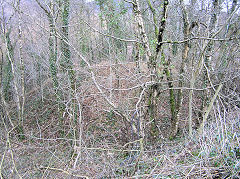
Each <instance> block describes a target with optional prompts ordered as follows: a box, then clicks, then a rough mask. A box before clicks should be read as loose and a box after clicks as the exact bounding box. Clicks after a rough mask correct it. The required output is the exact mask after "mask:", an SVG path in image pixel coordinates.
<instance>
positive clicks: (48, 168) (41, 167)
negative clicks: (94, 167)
mask: <svg viewBox="0 0 240 179" xmlns="http://www.w3.org/2000/svg"><path fill="white" fill-rule="evenodd" d="M39 169H46V170H53V171H57V172H62V173H64V174H66V175H71V176H74V177H80V178H86V179H88V178H89V177H87V176H82V175H75V174H72V173H71V172H69V171H66V170H63V169H61V168H52V167H44V166H40V167H39Z"/></svg>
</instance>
